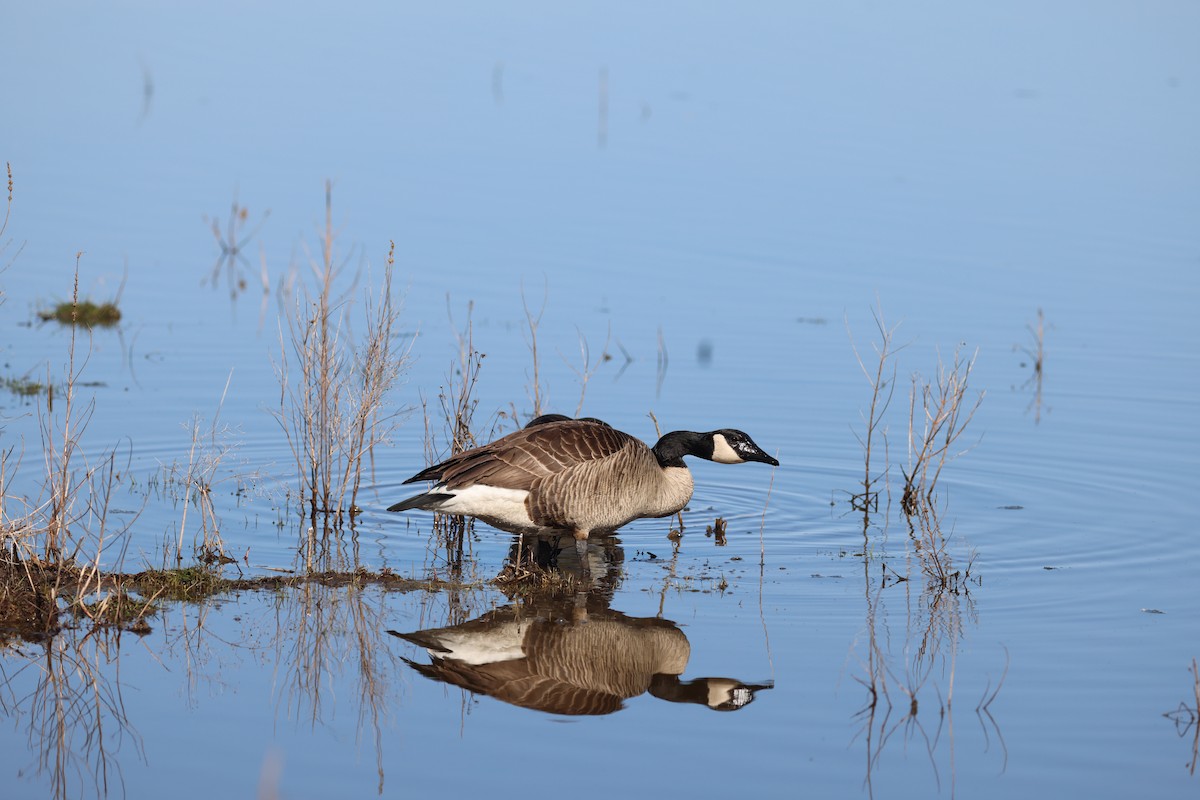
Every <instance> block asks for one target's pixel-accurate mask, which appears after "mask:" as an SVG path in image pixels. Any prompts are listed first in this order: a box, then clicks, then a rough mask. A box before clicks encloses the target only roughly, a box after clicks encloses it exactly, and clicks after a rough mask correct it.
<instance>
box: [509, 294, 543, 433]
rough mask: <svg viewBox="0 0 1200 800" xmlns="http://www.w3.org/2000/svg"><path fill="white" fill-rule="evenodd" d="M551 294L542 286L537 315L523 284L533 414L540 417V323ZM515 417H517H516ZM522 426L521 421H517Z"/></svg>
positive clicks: (522, 304)
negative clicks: (527, 300) (531, 380)
mask: <svg viewBox="0 0 1200 800" xmlns="http://www.w3.org/2000/svg"><path fill="white" fill-rule="evenodd" d="M548 296H549V289H548V287H547V286H545V285H543V287H542V305H541V307H540V308H538V312H537V314H536V315H534V314H533V312H531V311H530V310H529V304H528V303H527V302H526V301H525V287H524V286H523V285H522V286H521V307H522V308H524V309H525V324H526V325H527V326H528V327H529V342H528V344H529V352H530V354H531V356H532V357H533V383H532V385H531V386H530V398H529V399H530V401H531V402H532V403H533V416H531V417H530V419H533V418H535V417H540V416H541V415H542V380H541V377H540V375H539V369H540V362H539V360H538V340H537V333H538V325H540V324H541V322H542V315H543V314H544V313H546V299H547V297H548ZM514 419H515V418H514ZM517 426H518V427H520V422H517Z"/></svg>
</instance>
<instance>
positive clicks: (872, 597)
mask: <svg viewBox="0 0 1200 800" xmlns="http://www.w3.org/2000/svg"><path fill="white" fill-rule="evenodd" d="M905 521H906V523H907V526H908V534H909V537H908V538H909V541H910V543H911V549H910V551H909V558H908V559H907V564H906V565H905V567H904V568H903V570H904V571H903V573H902V572H900V571H898V570H897V569H896V568H895V567H894V566H893V563H895V562H893V561H892V560H882V561H879V560H878V559H884V558H886V557H885V556H882V555H880V556H872V554H871V553H870V551H865V552H864V553H863V570H864V585H865V589H866V621H865V624H866V630H865V637H864V638H865V641H860V642H859V646H860V647H865V653H864V657H863V669H864V671H865V673H866V674H865V675H863V676H861V677H858V678H856V680H858V681H859V683H861V684H862V685H863V687H864V688H865V689H866V690H867V697H866V701H865V702H864V704H863V707H862V708H861V709H860V710H859V711H858V713H857V714H856V717H857V719H858V720H859V722H860V725H861V727H860V729H859V732H858V737H861V738H862V739H863V740H864V741H865V744H866V752H865V755H866V769H865V777H864V783H865V786H866V789H867V793H868V795H869V796H872V797H873V796H874V777H875V773H876V770H877V769H878V768H879V766H880V764H881V762H882V759H883V754H884V751H885V750H886V748H887V746H888V744H889V743H892V742H894V741H895V739H896V738H897V735H899V736H898V738H900V739H901V740H902V741H903V742H904V746H907V745H908V744H911V743H914V742H920V743H923V744H924V746H925V750H926V752H927V753H928V757H929V761H930V767H931V769H932V770H933V773H934V776H935V778H936V779H937V781H938V783H939V784H940V783H941V780H942V776H943V775H947V776H948V778H949V781H950V785H951V792H952V793H953V787H954V785H955V780H956V772H955V760H954V755H955V724H954V723H955V716H954V700H955V681H956V677H957V667H958V654H959V645H960V643H961V642H962V641H964V640H965V639H966V635H967V631H968V629H969V628H970V627H972V626H974V625H975V624H977V622H978V620H977V618H976V613H975V604H974V600H973V599H972V597H971V587H972V586H978V578H977V577H975V576H973V575H972V564H971V562H970V561H968V563H966V564H965V565H960V564H957V563H955V561H954V559H953V558H952V554H951V553H950V551H949V549H948V547H947V542H946V537H945V535H944V534H943V532H942V529H941V522H940V518H939V510H938V509H937V507H935V506H933V505H929V504H927V505H924V506H922V508H921V510H920V513H919V514H916V515H913V516H909V517H906V518H905ZM877 563H881V564H882V569H881V570H880V571H878V572H877V573H876V574H872V570H871V566H872V565H873V564H877ZM897 603H898V604H899V605H900V608H902V609H903V611H902V615H903V625H902V626H897V624H896V623H895V622H894V621H893V620H892V619H891V617H892V614H891V613H890V609H891V608H894V607H895V604H897ZM897 631H900V632H902V634H903V635H902V636H897V635H896V634H897ZM1005 672H1007V666H1006V667H1005ZM1003 683H1004V674H1003V673H1002V674H1001V675H1000V677H999V679H998V680H997V681H996V682H995V683H994V684H993V683H992V682H991V681H990V680H989V682H988V684H987V687H986V688H985V689H984V691H983V694H982V696H981V697H980V699H979V701H978V703H976V705H975V707H974V711H975V716H976V719H977V722H978V724H979V726H980V729H981V731H982V736H983V739H984V742H985V748H987V747H989V746H990V743H991V741H992V739H993V738H994V739H995V741H996V743H997V744H998V745H999V751H1000V753H1001V759H1002V760H1003V762H1004V763H1005V764H1006V763H1007V758H1008V755H1007V753H1008V749H1007V746H1006V745H1005V742H1004V737H1003V735H1002V734H1001V731H1000V726H999V723H998V722H997V721H996V719H995V717H993V716H992V713H991V710H990V709H991V704H992V702H994V701H995V699H996V697H997V695H998V694H999V692H1000V688H1001V687H1002V686H1003ZM923 705H924V706H925V708H926V714H925V715H924V716H922V715H920V714H919V712H920V710H921V707H922V706H923ZM930 706H932V707H933V708H934V711H933V712H932V714H933V716H930V712H929V711H928V709H929V708H930ZM930 721H932V723H933V727H926V723H927V722H930ZM943 734H944V735H943ZM856 738H857V737H856ZM1001 770H1003V766H1002V767H1001Z"/></svg>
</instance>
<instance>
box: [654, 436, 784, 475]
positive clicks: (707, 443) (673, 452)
mask: <svg viewBox="0 0 1200 800" xmlns="http://www.w3.org/2000/svg"><path fill="white" fill-rule="evenodd" d="M654 455H655V456H656V457H657V458H658V463H659V464H661V465H662V466H664V467H682V466H683V457H684V456H698V457H700V458H706V459H708V460H709V461H716V462H717V463H718V464H743V463H745V462H747V461H761V462H762V463H764V464H770V465H771V466H773V467H778V466H779V462H778V461H776V460H775V459H774V458H772V457H771V456H769V455H767V453H766V452H764V451H763V449H762V448H761V447H759V446H758V445H756V444H755V443H754V440H753V439H751V438H750V437H749V436H747V435H746V434H745V433H743V432H742V431H739V430H734V429H733V428H722V429H721V430H718V431H710V432H708V433H693V432H692V431H672V432H671V433H668V434H667V435H665V436H663V437H662V438H661V439H659V440H658V444H656V445H654Z"/></svg>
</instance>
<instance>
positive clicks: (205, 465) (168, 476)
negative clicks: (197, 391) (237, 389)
mask: <svg viewBox="0 0 1200 800" xmlns="http://www.w3.org/2000/svg"><path fill="white" fill-rule="evenodd" d="M232 381H233V370H230V371H229V376H228V377H227V378H226V379H225V388H224V389H223V390H222V391H221V398H220V400H219V401H218V402H217V409H216V413H214V414H213V419H212V422H211V423H210V424H209V426H208V432H207V434H205V433H204V432H203V431H202V426H201V420H200V417H199V416H194V417H193V418H192V419H191V421H190V422H189V423H188V424H187V426H186V427H187V429H188V431H189V432H190V434H191V446H190V447H189V448H188V457H187V463H186V464H185V465H183V466H182V467H180V465H178V464H174V465H172V466H171V467H170V468H164V478H165V480H166V482H167V483H171V482H176V483H179V484H182V485H183V491H184V494H183V513H182V517H181V519H180V522H179V535H178V537H177V541H176V544H175V563H176V565H177V566H178V565H180V564H182V563H183V540H184V536H185V534H186V532H187V527H188V512H189V509H191V507H192V505H193V504H195V506H196V508H197V510H198V511H199V514H200V530H199V533H200V541H199V542H198V543H197V542H196V540H195V537H193V549H194V551H195V553H196V554H197V555H199V556H200V559H201V561H206V562H214V561H222V560H227V558H228V557H226V556H225V542H224V540H222V539H221V530H220V521H219V520H218V518H217V510H216V505H215V503H214V500H213V490H214V487H215V486H216V485H217V484H218V483H220V482H221V481H222V480H223V478H222V477H220V471H221V465H222V462H223V461H224V460H225V459H226V458H227V457H228V456H229V455H230V454H231V453H233V452H234V451H235V450H236V449H237V446H238V443H237V442H236V441H231V440H230V437H231V433H232V432H231V431H230V429H229V428H228V427H222V426H220V424H219V423H220V418H221V409H222V408H223V407H224V405H225V398H226V396H227V395H228V394H229V386H230V383H232ZM197 544H198V546H197Z"/></svg>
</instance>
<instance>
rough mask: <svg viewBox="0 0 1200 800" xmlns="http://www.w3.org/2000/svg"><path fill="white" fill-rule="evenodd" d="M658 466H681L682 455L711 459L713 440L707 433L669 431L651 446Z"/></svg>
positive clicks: (682, 464)
mask: <svg viewBox="0 0 1200 800" xmlns="http://www.w3.org/2000/svg"><path fill="white" fill-rule="evenodd" d="M651 449H652V450H653V451H654V457H655V458H657V459H658V465H659V466H660V467H682V466H685V465H684V463H683V457H684V456H699V457H700V458H707V459H709V460H710V461H711V460H712V455H713V440H712V436H709V435H708V434H707V433H696V432H695V431H671V432H670V433H668V434H666V435H664V436H663V437H662V438H661V439H659V440H658V444H656V445H654V447H653V448H651Z"/></svg>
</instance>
